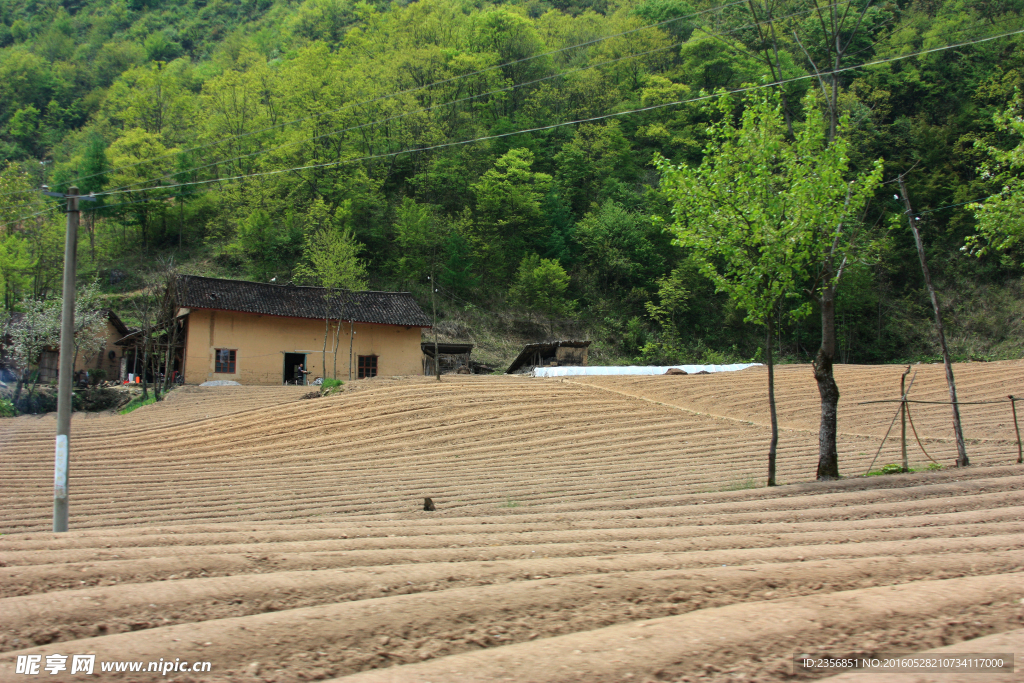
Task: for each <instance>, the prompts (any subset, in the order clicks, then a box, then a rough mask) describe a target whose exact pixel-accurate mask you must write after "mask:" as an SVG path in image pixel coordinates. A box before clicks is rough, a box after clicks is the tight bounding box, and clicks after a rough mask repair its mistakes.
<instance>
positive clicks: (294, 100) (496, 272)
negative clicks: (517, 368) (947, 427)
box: [0, 0, 1024, 362]
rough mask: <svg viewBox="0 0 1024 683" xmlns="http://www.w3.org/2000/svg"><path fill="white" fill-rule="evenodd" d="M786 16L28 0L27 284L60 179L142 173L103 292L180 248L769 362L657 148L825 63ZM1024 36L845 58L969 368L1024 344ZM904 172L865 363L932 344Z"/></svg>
mask: <svg viewBox="0 0 1024 683" xmlns="http://www.w3.org/2000/svg"><path fill="white" fill-rule="evenodd" d="M823 7H824V6H823ZM764 9H765V7H764V6H763V5H758V4H757V3H754V4H753V5H745V4H739V5H727V6H722V3H720V2H711V1H710V0H624V1H623V2H619V3H611V2H608V1H607V0H550V1H547V2H533V1H531V2H504V1H502V2H497V3H492V4H487V3H483V4H481V3H473V2H461V1H458V0H419V1H418V2H404V1H403V2H394V3H364V2H356V1H355V0H297V1H295V2H283V1H275V0H250V1H247V2H244V3H239V2H223V1H218V2H198V3H196V2H189V1H186V0H161V1H159V2H157V1H156V0H125V1H124V2H120V1H119V2H101V1H100V0H75V1H74V2H63V3H60V2H58V3H38V2H29V1H28V0H9V1H8V2H5V3H0V301H2V303H0V305H2V308H3V310H4V312H5V313H6V314H10V313H12V312H19V311H22V309H23V308H25V307H24V306H23V305H22V303H21V302H24V301H28V300H39V301H46V300H51V299H54V298H55V297H58V296H59V291H60V285H59V283H60V276H61V265H62V253H63V251H62V247H61V244H62V241H63V234H64V232H63V230H64V217H63V215H62V214H61V213H60V211H59V209H58V208H57V207H56V201H54V200H53V199H51V198H48V197H45V196H41V195H40V194H39V192H38V189H39V187H40V186H41V185H42V184H44V183H45V184H47V185H49V186H50V188H51V190H53V191H64V190H66V189H67V188H68V187H70V186H71V185H72V184H75V185H77V186H78V188H79V189H80V190H81V191H82V192H84V193H88V192H96V193H103V192H113V193H114V194H109V195H105V196H102V197H100V199H99V201H97V202H89V203H88V204H87V205H86V203H83V209H86V211H84V212H83V219H82V227H81V240H80V243H81V249H80V253H79V263H80V268H81V271H82V274H83V276H85V277H86V278H87V279H88V280H91V279H92V278H93V277H94V276H99V277H100V281H101V282H102V287H103V290H104V292H105V293H119V294H127V293H129V292H130V291H132V289H133V287H135V286H137V285H138V284H139V283H138V278H137V277H135V274H136V273H137V272H138V270H139V264H141V263H152V262H154V261H153V259H154V258H156V257H158V256H161V255H164V254H167V253H169V252H174V253H175V254H176V257H177V258H178V259H179V261H182V262H185V263H187V264H188V267H189V268H190V269H191V270H193V271H195V272H201V273H206V274H210V275H217V276H229V277H242V278H248V279H254V280H260V281H270V280H274V281H276V282H282V283H283V282H288V281H293V282H304V283H311V284H312V283H325V282H328V281H332V282H344V283H347V284H346V285H341V286H342V287H347V286H356V285H358V286H372V287H374V288H380V289H402V290H409V291H412V292H413V294H414V295H416V296H417V297H419V298H420V299H421V301H422V302H423V303H426V301H427V295H429V294H430V290H431V289H435V290H437V291H436V292H434V293H435V295H437V296H439V297H440V300H441V303H440V304H439V305H440V306H441V309H442V310H444V308H445V307H446V306H454V307H459V308H463V309H464V308H465V307H466V306H474V307H479V308H481V309H485V310H491V309H495V308H500V307H502V306H503V305H504V304H505V302H508V301H515V302H517V303H516V305H517V306H521V307H522V306H525V307H527V308H531V309H534V310H535V311H536V312H538V313H541V314H543V315H546V316H549V317H551V316H554V317H562V318H566V317H574V318H575V319H577V320H578V321H579V322H580V324H581V326H582V327H581V328H580V329H581V330H584V329H585V330H586V334H587V335H588V336H591V337H593V338H594V340H595V352H596V351H597V350H598V347H601V348H607V349H615V350H616V351H615V353H622V354H627V355H628V356H629V357H630V358H636V357H642V358H648V359H654V358H656V357H663V358H667V357H669V356H672V357H681V356H682V355H686V356H687V357H694V358H698V357H741V358H748V357H750V356H751V355H752V354H753V353H754V352H755V349H757V348H758V347H762V348H763V347H764V343H765V342H764V339H763V335H762V333H761V331H759V330H757V329H755V326H753V325H751V323H750V321H745V318H747V317H748V313H749V311H748V310H746V309H745V308H743V306H741V305H739V304H737V303H736V302H735V301H734V300H732V299H730V297H729V296H728V295H727V294H726V293H725V292H724V291H721V292H719V291H716V289H718V287H717V284H720V283H717V284H716V283H714V282H713V281H712V279H710V278H709V277H708V276H707V273H706V272H705V274H701V272H700V269H699V267H698V265H697V264H696V262H697V261H699V259H695V258H694V256H695V254H696V255H697V256H700V254H699V253H698V252H699V249H700V248H699V247H697V246H694V245H693V244H672V237H673V236H672V235H670V234H666V233H665V232H664V231H663V230H662V225H663V224H662V223H659V222H658V220H657V219H659V218H660V219H662V220H665V221H668V222H671V214H670V210H671V203H672V202H671V201H670V198H669V197H668V196H667V193H666V191H665V187H663V186H662V185H661V179H660V176H659V173H658V171H657V169H656V168H655V167H654V165H653V164H652V160H653V158H654V157H655V154H659V155H660V156H661V157H663V158H664V159H665V160H666V162H667V163H670V164H672V165H677V166H678V165H680V164H685V165H687V166H688V167H694V168H696V167H699V166H700V165H701V164H702V163H703V162H704V160H705V157H707V156H708V155H709V154H711V153H712V152H711V151H709V150H711V149H712V147H710V146H709V144H710V143H711V142H712V136H713V131H714V130H716V126H721V125H722V122H723V121H726V120H731V121H733V122H736V121H739V120H740V119H741V117H742V116H743V113H744V110H745V109H746V108H747V107H748V106H749V103H746V102H744V101H743V100H742V99H739V98H737V99H736V100H735V101H734V103H733V106H732V107H731V108H726V109H717V110H715V109H711V110H709V109H707V108H705V107H702V106H700V105H699V104H698V103H696V102H688V100H693V99H695V98H698V97H702V96H704V95H706V94H708V93H709V92H711V91H713V90H714V89H716V88H727V89H732V88H740V87H743V86H744V85H752V84H764V83H768V82H772V81H774V80H777V79H794V78H800V77H804V76H808V75H811V74H813V72H814V69H815V66H814V65H817V66H819V67H822V68H824V65H825V64H826V62H827V61H828V60H827V58H826V55H827V53H828V49H827V46H826V45H825V38H824V36H823V35H822V23H821V22H820V21H819V20H818V18H817V17H816V16H815V15H813V14H808V6H807V5H806V4H805V3H798V2H796V1H795V0H784V1H783V2H781V3H775V4H773V5H772V25H771V28H772V29H773V30H772V31H768V30H766V28H767V23H766V17H765V16H763V13H764ZM1022 10H1024V7H1022V6H1021V3H1020V2H1019V1H1018V0H1012V1H1010V0H1003V1H998V2H954V0H937V1H936V2H931V3H924V4H920V3H917V4H906V3H903V4H900V3H895V4H892V3H890V4H888V5H871V6H870V7H869V8H868V9H867V11H866V12H865V13H864V17H863V20H862V21H861V20H858V21H856V22H855V21H852V20H851V21H849V22H848V27H849V29H848V30H850V31H852V30H853V28H852V27H853V26H854V25H856V27H857V29H856V30H857V33H856V35H852V36H848V37H850V39H851V40H852V42H851V48H850V52H849V55H850V56H849V58H848V61H846V62H844V66H855V65H856V64H858V63H863V62H871V61H874V60H879V59H887V58H890V57H894V56H898V55H906V54H910V53H914V52H918V51H920V50H924V49H930V48H933V47H940V46H943V45H948V44H951V43H960V42H965V41H969V40H973V39H975V38H980V37H987V36H991V35H995V34H996V33H1000V32H1009V31H1014V30H1016V29H1019V28H1021V27H1024V18H1022V16H1021V13H1022ZM752 11H756V12H759V15H758V17H756V19H757V21H755V17H753V16H752V15H751V12H752ZM650 24H657V26H653V27H648V28H645V26H647V25H650ZM759 29H760V30H759ZM844 30H847V29H844ZM797 38H799V41H798V40H797ZM1022 45H1024V38H1022V37H1021V36H1015V37H1011V38H1000V39H998V40H993V41H989V42H985V43H978V44H977V45H972V46H964V47H961V48H958V49H957V50H956V51H955V52H954V51H949V52H936V53H933V54H930V55H927V56H922V57H921V58H915V59H908V60H904V61H899V62H894V63H892V64H888V65H878V66H877V67H872V68H870V69H851V70H850V71H845V72H843V73H842V74H840V75H839V77H838V87H839V92H840V95H839V105H840V106H839V108H840V110H841V111H840V112H839V113H840V114H842V115H843V116H845V117H846V119H847V120H848V121H849V128H848V131H847V132H848V135H847V136H846V140H847V142H848V145H847V147H846V148H845V155H846V161H847V163H848V166H849V169H850V171H851V173H854V174H864V173H868V172H870V170H871V168H872V167H873V164H874V162H875V160H876V159H879V158H881V159H883V161H884V164H885V168H886V173H887V177H891V174H894V173H900V172H906V171H908V170H909V169H911V168H913V169H914V170H913V172H912V173H911V174H910V175H909V176H908V178H909V183H910V191H911V193H912V195H913V200H914V206H915V208H917V209H918V210H920V211H922V212H923V211H929V212H930V213H927V214H924V216H926V219H927V221H929V223H930V225H929V229H928V230H927V231H925V232H926V240H927V241H928V244H927V247H928V249H929V253H930V256H929V258H930V264H931V269H932V271H933V275H934V277H935V279H936V280H937V282H938V283H939V286H940V289H941V290H942V291H941V293H942V295H943V296H944V297H945V298H946V299H947V300H949V301H952V302H955V306H956V310H957V311H959V312H961V314H959V315H954V316H950V320H949V326H950V328H951V329H950V336H951V338H955V339H960V340H963V341H962V342H957V344H956V345H954V346H955V348H954V353H955V354H957V355H958V356H961V357H962V356H969V355H974V356H979V357H980V356H984V357H996V356H1005V355H1013V354H1014V353H1015V352H1016V350H1017V349H1018V347H1019V346H1020V344H1019V339H1020V338H1021V335H1022V334H1024V330H1022V328H1021V324H1020V323H1019V320H1020V316H1019V315H1017V311H1018V309H1019V308H1021V301H1024V289H1021V287H1020V285H1019V283H1020V263H1021V259H1020V249H1021V247H1020V242H1021V239H1020V238H1021V234H1024V232H1022V230H1021V229H1020V225H1019V223H1020V220H1019V216H1020V215H1021V213H1022V211H1024V207H1021V206H1019V204H1020V201H1021V200H1020V197H1021V196H1022V193H1024V187H1021V178H1022V177H1024V164H1022V163H1020V159H1019V158H1018V157H1019V156H1020V153H1021V149H1020V148H1021V136H1022V133H1024V129H1022V128H1021V109H1020V106H1021V105H1020V102H1019V99H1018V100H1014V93H1015V89H1017V88H1020V87H1022V86H1024V76H1022V74H1024V49H1022ZM821 85H822V84H821V83H819V82H817V81H816V80H815V79H813V78H804V79H802V80H796V81H793V82H790V83H787V84H786V85H784V86H782V87H780V88H778V89H777V90H778V91H779V93H780V97H781V100H782V102H781V116H782V119H783V122H784V126H785V129H786V133H785V137H786V139H787V140H792V139H795V137H796V136H798V135H801V134H803V133H802V131H803V130H804V129H805V127H806V124H807V121H808V117H809V115H810V112H809V107H810V108H820V106H821V102H820V101H818V100H819V99H820V98H821V97H823V95H822V94H821ZM825 89H826V90H828V83H825ZM807 93H810V94H811V95H810V99H807V100H805V99H804V96H805V95H806V94H807ZM638 109H642V110H643V111H636V112H635V113H628V114H627V113H625V112H633V111H634V110H638ZM619 114H623V115H621V116H620V115H619ZM602 117H603V118H602ZM573 121H575V122H579V123H574V124H573V125H567V126H563V127H553V126H556V125H557V124H562V123H565V122H573ZM519 131H532V132H526V133H523V132H519ZM40 162H43V163H40ZM890 189H891V188H889V187H888V186H885V187H882V188H879V189H877V190H876V191H874V192H873V193H871V196H870V197H868V198H867V201H866V202H865V203H864V204H863V205H862V206H861V208H862V211H860V215H859V220H860V221H862V223H863V225H865V226H868V229H867V230H865V232H864V234H862V235H858V239H860V237H863V242H860V241H858V247H863V246H864V245H871V247H872V248H871V249H870V250H863V249H859V250H858V255H857V257H856V258H855V259H854V262H851V263H850V266H849V271H848V276H849V280H848V281H847V282H848V285H847V286H848V287H849V289H848V291H846V292H841V293H840V296H839V298H838V300H837V302H836V316H837V318H836V319H837V326H838V327H837V329H838V334H839V336H840V339H839V340H838V346H839V348H840V349H841V351H840V355H839V357H840V360H841V361H843V362H880V361H885V360H891V359H894V358H909V357H921V356H930V355H931V354H933V353H934V349H933V348H932V346H931V344H932V342H931V341H930V336H929V333H928V324H929V323H928V321H927V306H928V301H927V298H926V296H924V295H923V294H922V292H921V289H920V287H919V280H918V278H919V274H918V271H917V266H916V265H915V264H916V260H915V259H916V255H915V251H914V245H913V241H912V240H911V239H910V238H909V237H908V234H907V231H906V227H905V224H904V225H903V226H901V227H895V228H893V227H892V226H893V225H896V226H899V224H898V223H893V222H892V220H891V219H892V218H893V217H897V218H898V217H901V216H902V211H903V208H902V206H901V204H900V203H899V202H897V201H895V200H893V199H892V193H891V192H890V191H889V190H890ZM832 194H833V193H830V196H831V195H832ZM992 195H996V196H994V197H991V196H992ZM982 197H985V198H986V199H985V200H984V201H981V202H977V203H976V205H972V202H976V200H978V199H979V198H982ZM989 197H991V198H989ZM740 208H741V209H742V208H743V207H740ZM734 213H735V214H736V215H739V214H742V211H736V212H734ZM710 216H711V214H710V213H709V214H708V216H705V218H708V217H710ZM694 220H695V221H696V220H698V219H696V218H695V219H694ZM700 220H704V218H702V219H700ZM904 223H905V221H904ZM708 225H711V223H708ZM699 227H700V226H695V229H696V228H699ZM967 238H971V241H968V242H965V240H966V239H967ZM826 241H827V240H826ZM965 246H966V247H967V251H968V252H971V253H974V254H976V255H978V256H979V257H980V258H967V257H966V254H964V253H963V252H962V251H961V248H962V247H965ZM524 263H526V264H527V267H526V270H525V271H523V270H522V267H523V264H524ZM557 269H561V273H563V274H564V279H563V278H562V276H561V275H560V274H559V272H558V270H557ZM431 272H433V273H434V277H435V285H436V286H433V287H432V286H431V285H430V284H428V281H427V279H426V277H427V276H428V275H429V274H430V273H431ZM115 273H126V274H128V275H129V276H128V277H122V276H114V274H115ZM543 278H546V280H545V282H548V283H549V284H548V285H547V286H546V287H539V286H538V285H537V284H536V282H537V281H538V280H539V279H543ZM563 282H564V288H562V287H561V283H563ZM551 283H555V284H551ZM542 291H543V292H544V293H543V294H542V293H541V292H542ZM991 292H998V293H999V295H998V296H992V295H991V294H990V293H991ZM813 306H814V304H812V307H813ZM499 317H500V316H499ZM1008 321H1009V322H1008ZM776 323H777V324H776V325H775V328H774V329H775V333H776V338H775V340H774V345H775V346H774V348H775V349H777V351H778V352H779V354H780V355H781V356H782V357H786V358H790V359H801V360H807V359H808V353H809V352H813V349H814V348H816V347H817V345H818V341H819V340H818V339H817V337H818V335H819V334H820V333H819V331H818V329H817V328H816V327H815V326H811V325H808V324H807V323H806V321H804V322H802V323H801V321H798V320H794V319H789V318H785V317H783V319H782V320H777V321H776ZM645 349H646V351H645Z"/></svg>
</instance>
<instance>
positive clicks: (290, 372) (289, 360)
mask: <svg viewBox="0 0 1024 683" xmlns="http://www.w3.org/2000/svg"><path fill="white" fill-rule="evenodd" d="M299 365H301V366H302V367H303V368H305V369H306V370H308V369H309V368H308V367H307V366H306V354H304V353H286V354H284V383H285V384H305V383H306V382H305V380H298V379H296V378H295V368H296V367H297V366H299Z"/></svg>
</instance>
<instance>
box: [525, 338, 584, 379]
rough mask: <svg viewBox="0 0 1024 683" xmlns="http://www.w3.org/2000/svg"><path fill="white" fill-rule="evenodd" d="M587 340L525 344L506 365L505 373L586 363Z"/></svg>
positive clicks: (526, 371)
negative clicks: (510, 362)
mask: <svg viewBox="0 0 1024 683" xmlns="http://www.w3.org/2000/svg"><path fill="white" fill-rule="evenodd" d="M588 346H590V342H589V341H572V340H569V341H553V342H540V343H537V344H527V345H526V346H524V347H523V350H522V351H520V352H519V355H518V356H516V359H515V360H514V361H512V364H511V365H509V366H508V370H506V371H505V374H506V375H520V374H525V373H528V372H532V371H533V369H534V368H537V367H561V366H566V365H586V364H587V347H588Z"/></svg>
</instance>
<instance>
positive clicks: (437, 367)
mask: <svg viewBox="0 0 1024 683" xmlns="http://www.w3.org/2000/svg"><path fill="white" fill-rule="evenodd" d="M435 289H436V286H435V285H434V268H433V264H431V268H430V310H431V312H432V313H433V318H434V320H433V328H434V373H435V376H436V377H437V381H438V382H440V381H441V356H440V354H438V352H437V304H436V303H435V302H434V291H435Z"/></svg>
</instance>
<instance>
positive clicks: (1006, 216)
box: [964, 90, 1024, 256]
mask: <svg viewBox="0 0 1024 683" xmlns="http://www.w3.org/2000/svg"><path fill="white" fill-rule="evenodd" d="M995 125H996V130H998V131H999V132H1000V133H1003V134H1004V135H1005V136H1007V137H1009V138H1010V139H1011V140H1016V141H1017V145H1016V146H1014V147H1012V148H1010V149H1001V148H1000V147H997V146H996V145H992V144H987V143H985V142H981V141H979V142H977V143H976V145H977V146H978V147H980V148H981V149H983V150H984V151H985V152H986V154H987V155H988V158H989V161H988V163H986V164H984V165H982V166H981V168H979V169H978V172H979V174H980V175H981V176H982V177H983V178H985V179H986V180H988V181H990V182H992V183H993V184H998V185H999V191H998V192H997V193H996V194H995V195H994V196H992V197H989V198H988V199H986V200H985V201H983V202H975V203H973V204H971V205H970V208H971V209H973V210H974V215H975V217H976V218H977V220H978V224H977V233H976V234H974V235H970V236H968V238H967V245H966V247H964V248H965V250H967V249H969V250H970V251H971V252H972V253H974V254H976V255H978V256H984V255H985V254H988V253H989V252H991V251H996V252H999V251H1002V252H1010V251H1013V250H1014V249H1016V248H1017V247H1018V246H1019V245H1020V244H1021V241H1022V240H1024V98H1022V97H1021V93H1020V91H1019V90H1018V91H1017V92H1016V93H1014V96H1013V100H1012V101H1011V102H1010V104H1009V106H1008V107H1007V108H1006V109H1005V110H1004V111H1001V112H998V113H996V115H995Z"/></svg>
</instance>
